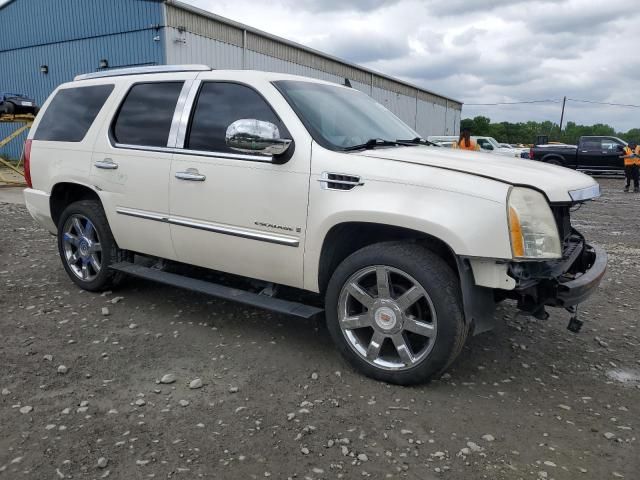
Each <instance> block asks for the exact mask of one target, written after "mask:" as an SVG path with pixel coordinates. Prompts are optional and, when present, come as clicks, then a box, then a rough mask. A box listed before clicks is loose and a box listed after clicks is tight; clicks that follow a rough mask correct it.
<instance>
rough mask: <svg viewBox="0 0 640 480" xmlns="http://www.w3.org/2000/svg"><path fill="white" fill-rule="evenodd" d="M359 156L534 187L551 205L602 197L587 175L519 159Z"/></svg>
mask: <svg viewBox="0 0 640 480" xmlns="http://www.w3.org/2000/svg"><path fill="white" fill-rule="evenodd" d="M358 155H364V156H367V157H372V158H380V159H386V160H394V161H398V162H403V163H411V164H418V165H425V166H429V167H435V168H444V169H447V170H454V171H457V172H462V173H468V174H470V175H477V176H481V177H485V178H491V179H494V180H497V181H500V182H505V183H509V184H511V185H520V186H527V187H533V188H535V189H537V190H540V191H541V192H543V193H544V194H545V195H546V196H547V198H548V199H549V201H550V202H573V201H578V200H588V199H589V198H594V197H597V196H598V195H599V187H598V183H597V182H596V181H595V180H593V179H592V178H591V177H589V176H588V175H585V174H583V173H580V172H577V171H575V170H571V169H569V168H564V167H559V166H556V165H549V164H546V163H543V162H538V161H534V160H525V159H522V158H516V157H503V156H499V155H492V154H490V153H483V152H469V151H464V150H453V149H447V148H438V147H425V146H410V147H390V148H377V149H374V150H365V151H364V152H359V153H358Z"/></svg>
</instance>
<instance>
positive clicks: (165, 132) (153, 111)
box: [112, 82, 184, 147]
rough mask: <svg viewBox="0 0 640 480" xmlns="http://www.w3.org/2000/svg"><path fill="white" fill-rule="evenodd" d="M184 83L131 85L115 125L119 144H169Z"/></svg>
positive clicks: (114, 128)
mask: <svg viewBox="0 0 640 480" xmlns="http://www.w3.org/2000/svg"><path fill="white" fill-rule="evenodd" d="M183 84H184V82H158V83H139V84H136V85H134V86H133V87H131V90H129V93H128V94H127V97H126V98H125V100H124V102H123V103H122V106H121V107H120V111H119V112H118V115H117V117H116V120H115V122H114V124H113V129H112V134H113V138H114V140H115V141H116V143H119V144H125V145H139V146H146V147H166V146H167V140H168V139H169V130H170V129H171V122H172V120H173V113H174V111H175V109H176V103H177V102H178V97H179V96H180V91H181V90H182V85H183Z"/></svg>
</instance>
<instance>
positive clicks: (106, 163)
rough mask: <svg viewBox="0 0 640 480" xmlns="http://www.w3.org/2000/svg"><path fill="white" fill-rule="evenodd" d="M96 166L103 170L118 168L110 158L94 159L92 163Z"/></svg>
mask: <svg viewBox="0 0 640 480" xmlns="http://www.w3.org/2000/svg"><path fill="white" fill-rule="evenodd" d="M93 165H94V166H95V167H96V168H102V169H103V170H115V169H116V168H118V164H117V163H116V162H114V161H113V160H111V159H110V158H105V159H104V160H96V161H95V162H94V164H93Z"/></svg>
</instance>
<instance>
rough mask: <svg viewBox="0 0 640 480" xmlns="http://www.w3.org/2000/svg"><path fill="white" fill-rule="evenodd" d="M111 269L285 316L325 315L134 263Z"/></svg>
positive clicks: (274, 299) (311, 308)
mask: <svg viewBox="0 0 640 480" xmlns="http://www.w3.org/2000/svg"><path fill="white" fill-rule="evenodd" d="M111 269H113V270H117V271H119V272H123V273H126V274H128V275H132V276H134V277H139V278H144V279H145V280H151V281H153V282H158V283H163V284H165V285H171V286H173V287H178V288H184V289H186V290H192V291H194V292H199V293H204V294H205V295H211V296H212V297H217V298H222V299H224V300H233V301H235V302H240V303H244V304H245V305H251V306H252V307H258V308H264V309H265V310H271V311H273V312H278V313H283V314H285V315H293V316H294V317H301V318H312V317H314V316H316V315H318V314H320V313H322V312H323V311H324V310H323V309H321V308H318V307H313V306H311V305H305V304H303V303H298V302H292V301H289V300H283V299H281V298H273V297H268V296H265V295H260V294H257V293H253V292H248V291H246V290H240V289H238V288H232V287H227V286H225V285H220V284H219V283H212V282H206V281H204V280H198V279H197V278H191V277H185V276H184V275H178V274H175V273H170V272H164V271H162V270H158V269H156V268H149V267H144V266H142V265H136V264H134V263H130V262H119V263H114V264H113V265H111Z"/></svg>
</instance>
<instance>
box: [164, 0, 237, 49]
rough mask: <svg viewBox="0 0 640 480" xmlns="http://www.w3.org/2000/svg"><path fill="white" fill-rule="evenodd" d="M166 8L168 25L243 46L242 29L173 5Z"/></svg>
mask: <svg viewBox="0 0 640 480" xmlns="http://www.w3.org/2000/svg"><path fill="white" fill-rule="evenodd" d="M165 8H166V9H167V26H168V27H174V28H177V29H182V30H186V31H188V32H192V33H195V34H196V35H201V36H203V37H206V38H210V39H212V40H218V41H220V42H224V43H229V44H231V45H236V46H238V47H242V41H243V40H242V36H243V32H242V29H239V28H236V27H234V26H233V25H229V24H226V23H223V22H219V21H217V20H215V19H213V18H208V17H203V16H202V15H197V14H195V13H192V12H189V11H187V10H184V9H182V8H176V7H174V6H172V5H166V6H165Z"/></svg>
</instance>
